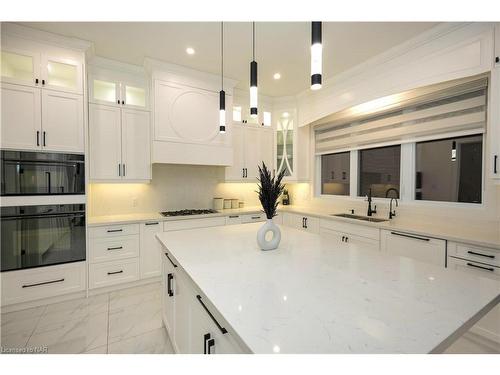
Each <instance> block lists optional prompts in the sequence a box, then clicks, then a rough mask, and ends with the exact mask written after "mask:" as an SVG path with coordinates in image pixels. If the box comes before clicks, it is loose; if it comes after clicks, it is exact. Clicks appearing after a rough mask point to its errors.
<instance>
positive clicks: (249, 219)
mask: <svg viewBox="0 0 500 375" xmlns="http://www.w3.org/2000/svg"><path fill="white" fill-rule="evenodd" d="M259 221H266V214H264V213H262V212H261V213H258V214H248V215H241V223H242V224H247V223H257V222H259Z"/></svg>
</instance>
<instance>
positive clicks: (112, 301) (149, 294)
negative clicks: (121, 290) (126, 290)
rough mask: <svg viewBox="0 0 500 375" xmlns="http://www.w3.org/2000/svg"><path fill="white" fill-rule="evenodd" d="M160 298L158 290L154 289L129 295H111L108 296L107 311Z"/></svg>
mask: <svg viewBox="0 0 500 375" xmlns="http://www.w3.org/2000/svg"><path fill="white" fill-rule="evenodd" d="M160 299H161V295H160V290H154V289H153V290H147V291H144V292H141V293H134V294H129V295H120V296H118V295H115V296H113V295H111V296H110V297H109V311H110V312H113V311H116V310H119V309H123V308H125V307H127V306H134V305H142V304H148V303H149V302H151V301H159V300H160Z"/></svg>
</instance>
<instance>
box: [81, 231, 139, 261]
mask: <svg viewBox="0 0 500 375" xmlns="http://www.w3.org/2000/svg"><path fill="white" fill-rule="evenodd" d="M89 255H90V262H91V263H100V262H105V261H111V260H119V259H127V258H136V257H138V256H139V237H138V236H137V235H131V236H115V237H111V238H92V239H91V240H90V244H89Z"/></svg>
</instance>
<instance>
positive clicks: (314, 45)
mask: <svg viewBox="0 0 500 375" xmlns="http://www.w3.org/2000/svg"><path fill="white" fill-rule="evenodd" d="M321 34H322V26H321V22H311V90H319V89H320V88H321V73H322V65H323V44H322V35H321Z"/></svg>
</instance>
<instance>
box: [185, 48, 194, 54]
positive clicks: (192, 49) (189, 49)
mask: <svg viewBox="0 0 500 375" xmlns="http://www.w3.org/2000/svg"><path fill="white" fill-rule="evenodd" d="M186 53H187V54H188V55H194V48H191V47H188V48H186Z"/></svg>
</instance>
